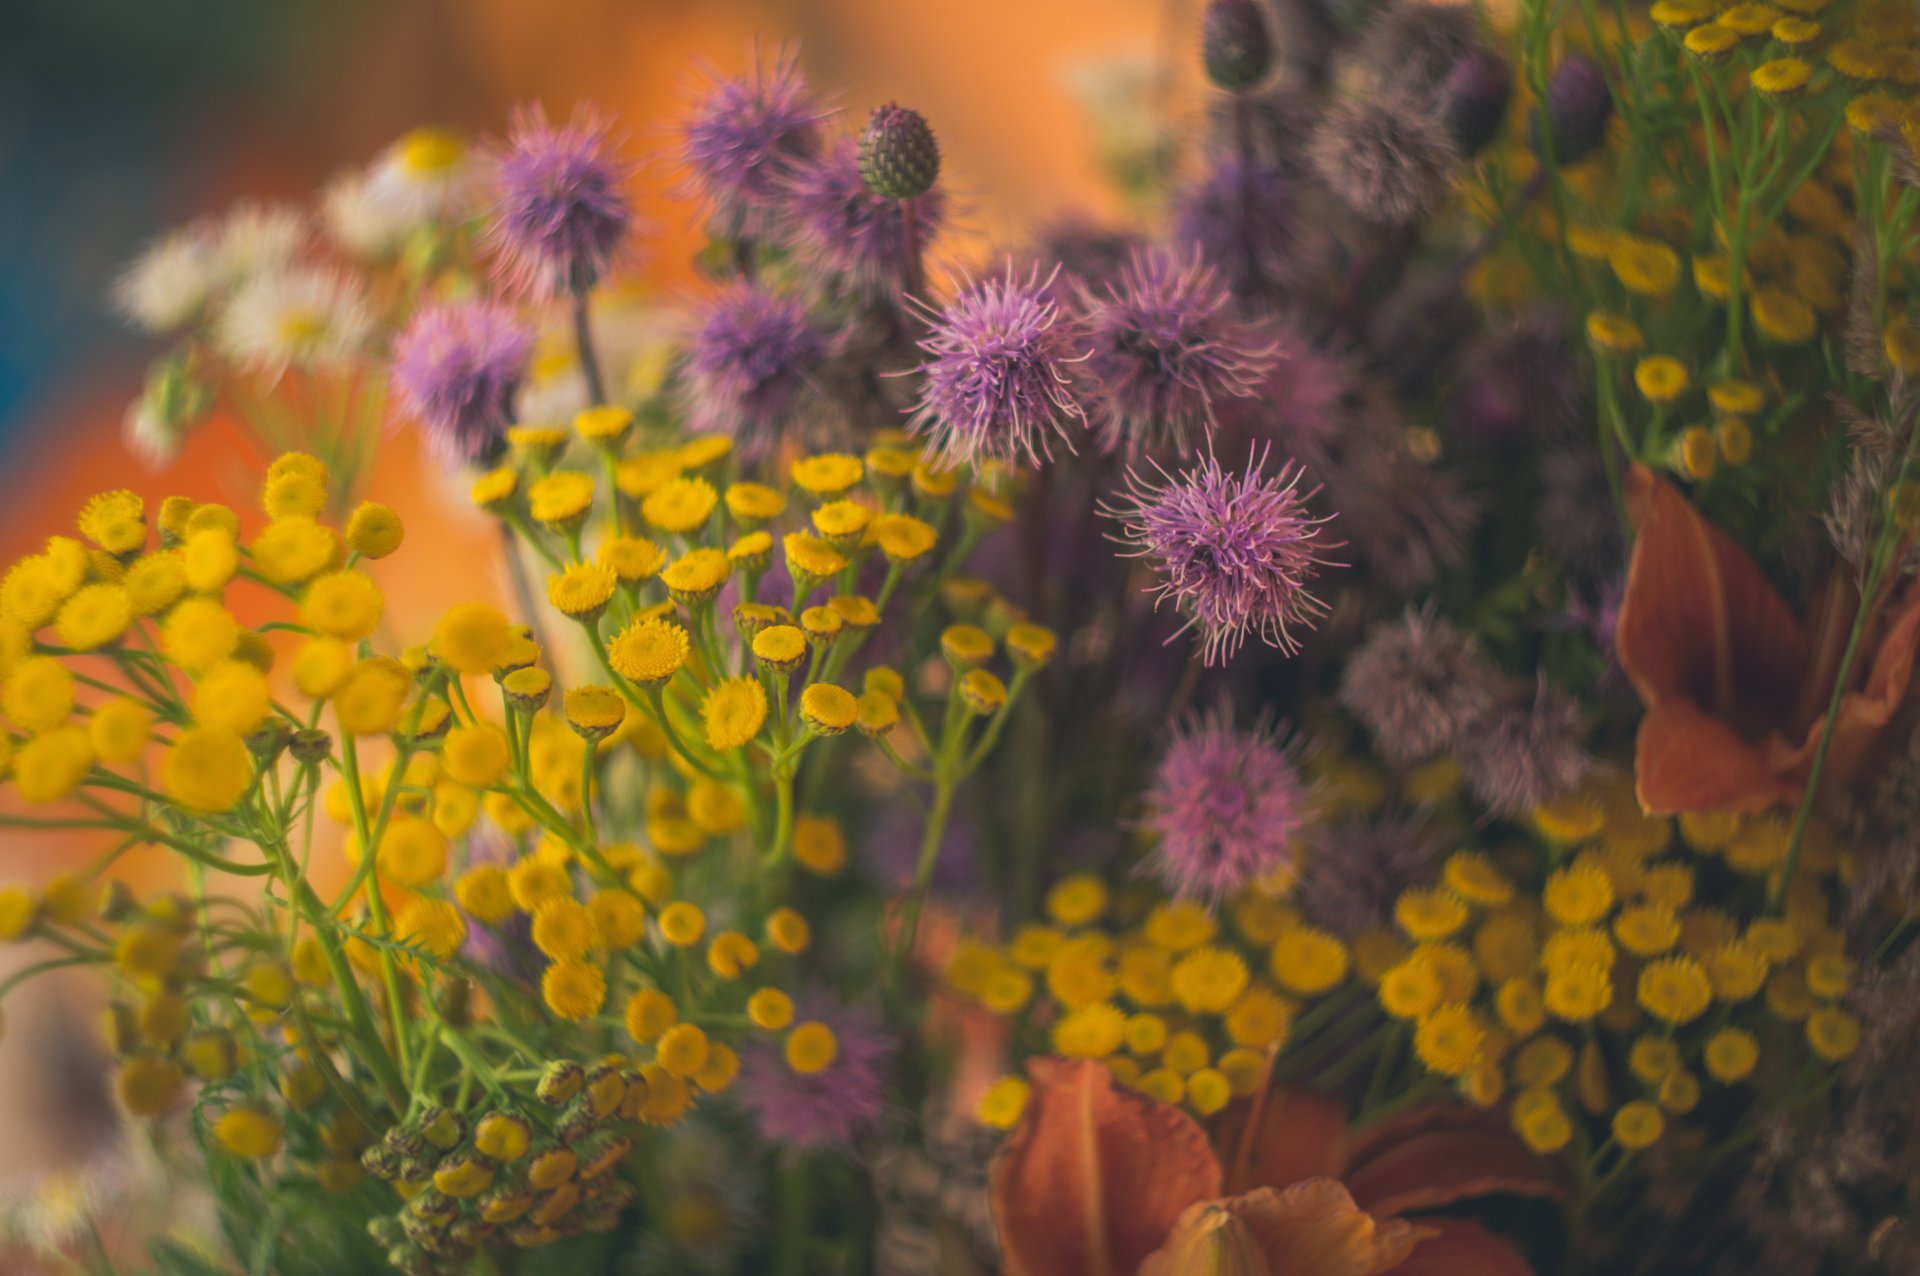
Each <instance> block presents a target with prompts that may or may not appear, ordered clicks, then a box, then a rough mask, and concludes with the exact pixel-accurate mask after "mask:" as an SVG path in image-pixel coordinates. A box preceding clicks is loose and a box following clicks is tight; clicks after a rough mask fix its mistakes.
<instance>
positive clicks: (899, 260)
mask: <svg viewBox="0 0 1920 1276" xmlns="http://www.w3.org/2000/svg"><path fill="white" fill-rule="evenodd" d="M909 204H910V205H911V206H912V208H913V215H914V223H915V227H916V229H915V243H913V244H912V245H909V243H908V236H907V219H906V213H905V209H906V207H907V206H908V205H909ZM787 210H788V212H789V213H790V214H791V217H792V227H791V229H792V232H793V241H794V251H795V252H796V253H797V254H798V255H799V257H800V260H801V261H802V262H804V263H805V264H806V265H807V267H808V268H809V269H811V270H813V271H815V272H817V273H818V274H820V275H823V276H826V277H828V278H834V279H840V280H844V281H845V282H846V283H847V284H848V285H849V286H850V287H852V288H853V289H854V290H856V291H859V292H864V293H869V294H873V293H878V294H883V295H890V294H895V293H899V292H901V291H903V290H904V289H906V288H907V286H908V281H909V280H910V279H912V278H913V277H914V274H915V265H916V263H915V257H916V255H917V254H921V253H924V252H925V251H926V246H927V244H928V242H929V241H930V240H932V238H933V237H934V236H935V235H936V234H938V233H939V231H940V228H941V227H942V226H943V225H944V224H945V222H946V216H947V193H946V191H945V190H944V189H943V188H941V187H940V186H937V185H936V186H934V187H933V188H932V189H930V190H928V191H927V192H926V193H925V194H924V195H917V196H915V197H914V198H913V199H911V200H907V201H901V200H897V199H888V198H887V197H886V196H885V195H876V194H875V193H874V192H873V191H872V190H871V189H870V188H869V187H868V186H867V183H866V179H865V178H863V177H861V175H860V150H859V144H858V143H857V142H856V141H854V139H852V138H850V137H849V138H841V139H839V140H837V141H835V142H834V143H833V144H832V145H830V146H829V147H828V148H827V150H826V152H825V153H824V154H823V155H821V156H820V158H819V159H818V160H817V161H815V162H813V163H810V164H803V165H801V166H800V167H799V168H798V169H797V170H796V171H795V172H794V174H793V177H792V179H791V181H790V182H789V185H788V190H787Z"/></svg>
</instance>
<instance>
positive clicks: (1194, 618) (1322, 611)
mask: <svg viewBox="0 0 1920 1276" xmlns="http://www.w3.org/2000/svg"><path fill="white" fill-rule="evenodd" d="M1154 468H1155V469H1156V470H1158V471H1159V474H1160V478H1161V481H1160V482H1157V483H1156V482H1153V481H1151V480H1150V479H1147V478H1145V477H1144V476H1142V475H1141V474H1140V473H1139V472H1138V471H1129V473H1128V475H1127V487H1126V489H1125V491H1124V492H1123V493H1122V500H1123V502H1124V503H1123V504H1120V505H1104V504H1103V505H1102V506H1101V511H1102V512H1103V513H1105V514H1106V515H1108V516H1109V517H1111V518H1115V519H1118V520H1119V521H1120V524H1121V533H1120V535H1119V536H1118V537H1117V538H1116V539H1118V540H1120V541H1121V542H1122V543H1123V544H1126V545H1129V546H1131V547H1132V556H1134V557H1138V558H1146V559H1149V560H1150V561H1151V562H1152V565H1153V567H1154V569H1155V571H1156V572H1157V573H1158V574H1159V576H1160V577H1161V582H1160V587H1159V590H1158V597H1157V598H1156V603H1157V602H1161V601H1165V600H1167V599H1169V598H1170V599H1172V600H1173V601H1174V604H1175V606H1177V607H1178V608H1179V610H1180V612H1181V613H1182V614H1183V615H1184V616H1186V618H1187V623H1186V624H1185V625H1183V626H1182V627H1181V628H1180V630H1179V632H1180V633H1185V632H1186V631H1187V630H1189V629H1198V630H1199V631H1200V636H1201V643H1202V648H1201V650H1202V654H1203V658H1204V660H1205V662H1206V663H1207V664H1209V665H1212V664H1219V663H1222V662H1224V661H1225V660H1227V659H1229V658H1231V657H1232V655H1233V653H1234V652H1236V651H1238V650H1239V649H1240V644H1241V643H1242V642H1244V641H1245V640H1246V638H1247V635H1248V634H1254V633H1257V634H1259V635H1260V639H1261V641H1262V642H1264V643H1266V644H1267V645H1268V646H1270V647H1276V648H1278V649H1279V650H1280V651H1281V652H1282V653H1283V654H1285V655H1289V656H1290V655H1293V654H1295V653H1296V652H1298V651H1299V649H1300V640H1299V637H1298V635H1297V634H1296V633H1295V632H1294V631H1295V629H1296V628H1300V627H1305V628H1308V629H1311V628H1312V627H1313V626H1314V624H1315V623H1317V622H1318V621H1319V620H1320V619H1321V618H1322V617H1323V616H1325V615H1326V614H1327V606H1326V604H1325V603H1324V602H1322V601H1321V600H1320V599H1319V598H1318V597H1317V596H1315V595H1314V594H1313V593H1312V592H1311V591H1310V590H1309V589H1308V588H1307V586H1308V585H1309V584H1310V583H1311V582H1312V580H1313V577H1314V575H1315V574H1316V573H1317V572H1318V571H1319V570H1320V568H1322V567H1328V566H1335V565H1337V564H1334V563H1332V562H1331V561H1330V560H1329V559H1326V558H1324V557H1322V554H1323V553H1324V552H1325V551H1327V550H1330V549H1338V548H1339V547H1340V546H1339V544H1338V543H1337V542H1328V541H1324V540H1322V539H1321V533H1322V531H1323V530H1324V528H1325V526H1326V524H1327V522H1328V521H1329V520H1330V519H1331V518H1332V516H1331V515H1325V516H1322V517H1319V518H1316V517H1314V516H1313V515H1311V514H1310V513H1309V512H1308V511H1307V504H1306V503H1307V500H1308V499H1310V498H1311V497H1313V496H1314V495H1315V494H1316V493H1317V492H1318V491H1319V490H1320V489H1318V488H1313V489H1311V490H1309V491H1307V492H1302V491H1301V490H1300V482H1301V479H1302V477H1303V472H1302V471H1301V469H1300V468H1299V466H1297V465H1294V464H1292V463H1291V462H1289V463H1288V464H1286V465H1284V466H1282V467H1281V468H1280V470H1279V471H1278V472H1277V473H1275V474H1272V475H1269V474H1267V473H1266V456H1265V454H1264V453H1262V454H1261V455H1259V456H1256V457H1253V458H1252V459H1250V460H1249V461H1248V462H1247V468H1246V471H1245V472H1244V473H1240V474H1230V473H1228V472H1227V471H1226V470H1223V469H1222V468H1221V467H1220V462H1219V460H1218V459H1217V458H1215V457H1214V456H1213V455H1212V454H1209V455H1208V456H1207V457H1206V459H1205V460H1203V461H1201V462H1200V463H1199V464H1197V465H1195V466H1194V467H1193V468H1192V469H1189V470H1183V471H1181V472H1180V473H1179V474H1177V475H1173V474H1168V473H1167V471H1165V470H1164V469H1160V467H1159V466H1158V465H1157V464H1156V465H1155V466H1154Z"/></svg>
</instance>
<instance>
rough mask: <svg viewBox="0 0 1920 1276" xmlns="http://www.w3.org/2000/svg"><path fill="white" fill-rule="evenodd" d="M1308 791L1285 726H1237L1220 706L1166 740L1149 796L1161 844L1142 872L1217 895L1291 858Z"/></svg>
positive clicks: (1179, 887)
mask: <svg viewBox="0 0 1920 1276" xmlns="http://www.w3.org/2000/svg"><path fill="white" fill-rule="evenodd" d="M1306 807H1307V788H1306V784H1305V782H1304V781H1303V780H1302V779H1301V778H1300V772H1299V770H1298V769H1297V768H1296V767H1295V766H1294V764H1293V758H1292V757H1291V756H1290V751H1289V749H1288V746H1287V743H1286V740H1285V739H1284V737H1283V736H1282V734H1281V732H1280V731H1279V730H1278V729H1276V728H1275V727H1273V726H1272V725H1270V724H1267V723H1260V724H1256V725H1255V726H1254V727H1253V728H1252V729H1250V730H1246V731H1239V730H1235V728H1234V725H1233V718H1232V715H1231V714H1230V713H1229V712H1228V711H1227V710H1226V709H1225V708H1224V707H1222V708H1219V709H1216V710H1215V711H1214V712H1212V713H1210V714H1206V715H1203V716H1198V717H1195V718H1194V719H1193V720H1192V721H1190V722H1188V723H1187V724H1186V725H1185V726H1184V727H1183V728H1182V729H1181V731H1180V733H1179V734H1178V735H1177V736H1175V738H1174V741H1173V743H1172V744H1171V745H1170V746H1168V748H1167V752H1166V754H1165V755H1164V756H1163V757H1162V758H1161V759H1160V766H1159V769H1158V770H1157V771H1156V772H1155V774H1154V778H1153V784H1152V786H1151V787H1150V788H1149V790H1148V792H1147V816H1146V819H1145V821H1144V824H1145V827H1146V828H1147V829H1148V830H1149V831H1150V832H1152V833H1153V834H1155V835H1156V837H1157V839H1158V840H1157V842H1156V843H1155V845H1154V848H1153V851H1152V853H1151V855H1150V856H1149V858H1148V860H1147V863H1146V870H1147V871H1148V872H1149V873H1151V874H1153V875H1154V876H1156V877H1158V878H1159V879H1160V881H1161V882H1162V883H1163V884H1164V885H1165V886H1166V887H1167V889H1168V890H1170V891H1172V892H1173V893H1174V894H1176V895H1180V896H1183V897H1189V898H1191V897H1199V898H1204V899H1208V900H1213V901H1217V900H1220V899H1223V898H1225V897H1227V896H1229V895H1232V894H1234V893H1235V892H1237V891H1239V890H1240V889H1241V888H1242V887H1244V886H1246V885H1248V884H1249V883H1251V882H1253V881H1256V880H1258V879H1259V878H1262V877H1264V876H1266V875H1267V874H1269V873H1272V872H1274V871H1276V870H1280V869H1284V868H1286V867H1287V866H1289V865H1290V864H1292V863H1293V859H1294V855H1295V853H1296V849H1297V843H1298V840H1299V836H1300V832H1301V829H1302V827H1303V826H1304V824H1305V821H1306Z"/></svg>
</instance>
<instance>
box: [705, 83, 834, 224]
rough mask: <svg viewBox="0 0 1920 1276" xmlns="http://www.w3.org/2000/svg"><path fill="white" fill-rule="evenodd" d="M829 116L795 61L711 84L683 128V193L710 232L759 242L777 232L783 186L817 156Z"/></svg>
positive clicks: (783, 197) (784, 197) (785, 188)
mask: <svg viewBox="0 0 1920 1276" xmlns="http://www.w3.org/2000/svg"><path fill="white" fill-rule="evenodd" d="M827 114H828V112H827V109H826V108H825V107H824V106H823V105H822V104H821V102H820V101H819V99H818V98H816V97H815V96H814V93H813V89H812V87H811V86H809V85H808V84H807V81H806V78H805V77H804V76H802V75H801V74H800V69H799V67H798V66H796V65H795V64H794V61H793V59H792V58H790V57H788V58H783V59H781V60H780V61H779V62H776V63H774V64H773V65H772V66H759V65H756V66H754V67H753V68H752V69H750V70H749V71H748V72H747V73H746V74H745V75H742V76H740V77H738V78H737V79H716V80H715V81H714V82H713V83H712V84H711V85H710V86H709V87H708V89H707V91H706V94H705V96H703V97H702V98H701V100H700V101H699V102H698V103H697V104H696V105H695V106H694V109H693V112H692V114H691V115H690V116H689V118H688V119H687V121H686V123H685V124H684V125H683V126H682V127H681V145H680V155H681V159H682V160H683V161H684V162H685V164H686V167H687V170H688V180H687V189H688V192H689V193H690V194H692V195H694V196H695V197H697V198H698V199H699V200H700V202H701V204H702V206H703V207H704V209H705V210H706V214H707V216H708V217H709V218H710V219H711V220H712V221H713V223H714V229H715V230H716V231H717V232H718V233H720V234H725V235H729V236H748V237H752V238H764V237H766V236H769V235H771V234H773V233H774V232H775V231H776V230H777V229H779V225H778V223H779V220H780V214H781V212H782V210H783V209H784V206H785V201H786V196H787V184H788V182H789V181H790V180H791V179H792V177H793V175H794V174H795V173H796V172H797V171H798V170H799V168H800V166H801V165H802V164H804V163H805V162H806V161H808V160H811V159H813V158H814V157H815V156H816V155H818V154H819V153H820V121H821V120H823V119H825V118H826V116H827Z"/></svg>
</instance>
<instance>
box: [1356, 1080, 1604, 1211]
mask: <svg viewBox="0 0 1920 1276" xmlns="http://www.w3.org/2000/svg"><path fill="white" fill-rule="evenodd" d="M1341 1177H1342V1178H1343V1179H1344V1180H1345V1181H1346V1184H1347V1188H1348V1190H1349V1191H1351V1192H1352V1193H1353V1198H1354V1200H1356V1201H1358V1202H1359V1203H1360V1205H1361V1207H1362V1208H1364V1209H1367V1210H1369V1211H1371V1212H1373V1213H1375V1214H1382V1215H1384V1214H1404V1213H1406V1212H1407V1211H1409V1210H1432V1209H1441V1208H1443V1207H1445V1206H1448V1205H1452V1204H1453V1203H1455V1202H1456V1201H1464V1200H1467V1199H1470V1198H1472V1197H1476V1196H1490V1195H1493V1194H1494V1193H1497V1192H1510V1193H1514V1194H1517V1195H1522V1196H1544V1197H1550V1198H1553V1199H1559V1198H1560V1197H1563V1196H1565V1195H1566V1190H1567V1189H1566V1183H1565V1181H1564V1180H1563V1178H1562V1176H1561V1174H1560V1172H1559V1170H1558V1168H1557V1167H1556V1166H1555V1165H1554V1164H1553V1163H1552V1162H1549V1161H1546V1160H1543V1159H1542V1158H1541V1157H1539V1156H1537V1155H1535V1154H1534V1153H1533V1152H1532V1151H1531V1150H1530V1149H1528V1147H1527V1145H1526V1144H1524V1143H1522V1142H1521V1141H1520V1140H1519V1138H1517V1137H1516V1136H1515V1135H1514V1133H1513V1131H1512V1129H1511V1128H1510V1127H1509V1125H1508V1123H1507V1121H1506V1119H1505V1117H1503V1116H1502V1115H1501V1114H1500V1113H1498V1112H1495V1111H1492V1110H1489V1109H1485V1108H1475V1107H1470V1106H1468V1105H1466V1104H1460V1103H1435V1104H1429V1105H1428V1106H1426V1107H1424V1108H1420V1109H1416V1110H1415V1111H1413V1112H1409V1113H1407V1114H1405V1115H1404V1116H1399V1117H1395V1118H1393V1119H1392V1120H1389V1121H1384V1122H1382V1123H1380V1124H1379V1125H1376V1126H1373V1127H1372V1128H1370V1129H1368V1130H1367V1131H1366V1133H1364V1134H1363V1135H1361V1136H1360V1137H1359V1138H1358V1139H1357V1140H1356V1141H1355V1143H1354V1149H1353V1154H1352V1157H1351V1159H1350V1160H1349V1161H1348V1164H1347V1169H1346V1172H1345V1173H1344V1174H1342V1175H1341Z"/></svg>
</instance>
